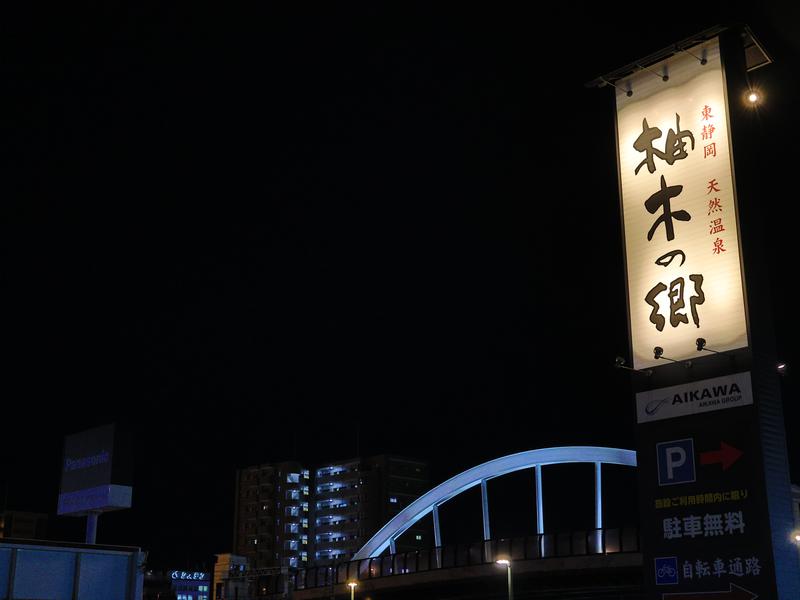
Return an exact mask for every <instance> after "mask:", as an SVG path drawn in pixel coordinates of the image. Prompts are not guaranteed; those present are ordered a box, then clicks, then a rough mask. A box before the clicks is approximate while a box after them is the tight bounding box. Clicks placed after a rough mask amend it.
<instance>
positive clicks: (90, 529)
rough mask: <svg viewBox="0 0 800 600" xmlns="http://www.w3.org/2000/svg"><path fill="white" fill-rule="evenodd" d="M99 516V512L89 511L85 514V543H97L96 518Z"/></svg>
mask: <svg viewBox="0 0 800 600" xmlns="http://www.w3.org/2000/svg"><path fill="white" fill-rule="evenodd" d="M99 518H100V513H99V512H97V511H94V510H93V511H91V512H89V513H88V514H87V515H86V543H87V544H95V543H97V520H98V519H99Z"/></svg>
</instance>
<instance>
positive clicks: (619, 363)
mask: <svg viewBox="0 0 800 600" xmlns="http://www.w3.org/2000/svg"><path fill="white" fill-rule="evenodd" d="M614 367H616V368H617V369H625V370H626V371H633V372H634V373H642V374H643V375H647V376H648V377H649V376H650V375H652V374H653V370H652V369H634V368H633V367H629V366H627V365H626V364H625V359H624V358H622V357H621V356H618V357H616V358H615V359H614Z"/></svg>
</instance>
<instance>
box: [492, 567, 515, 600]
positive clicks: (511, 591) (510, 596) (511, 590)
mask: <svg viewBox="0 0 800 600" xmlns="http://www.w3.org/2000/svg"><path fill="white" fill-rule="evenodd" d="M495 562H496V563H497V564H498V565H502V566H504V567H505V568H506V569H507V570H508V600H514V588H513V587H512V586H511V561H510V560H508V559H507V558H499V559H497V560H496V561H495Z"/></svg>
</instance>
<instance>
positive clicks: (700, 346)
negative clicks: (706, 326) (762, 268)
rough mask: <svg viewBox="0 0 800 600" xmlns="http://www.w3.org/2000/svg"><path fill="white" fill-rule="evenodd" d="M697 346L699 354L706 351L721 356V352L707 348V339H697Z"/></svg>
mask: <svg viewBox="0 0 800 600" xmlns="http://www.w3.org/2000/svg"><path fill="white" fill-rule="evenodd" d="M695 344H697V351H698V352H702V351H703V350H705V351H706V352H713V353H714V354H720V352H717V351H716V350H712V349H711V348H706V339H705V338H697V340H695Z"/></svg>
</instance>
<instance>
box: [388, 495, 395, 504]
mask: <svg viewBox="0 0 800 600" xmlns="http://www.w3.org/2000/svg"><path fill="white" fill-rule="evenodd" d="M389 502H390V503H391V504H397V498H396V497H395V496H392V497H391V498H389Z"/></svg>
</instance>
